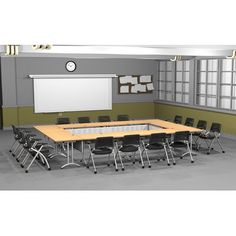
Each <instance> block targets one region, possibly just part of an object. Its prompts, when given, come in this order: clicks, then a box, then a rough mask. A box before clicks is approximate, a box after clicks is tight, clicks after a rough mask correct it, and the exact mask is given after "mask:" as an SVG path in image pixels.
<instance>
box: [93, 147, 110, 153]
mask: <svg viewBox="0 0 236 236" xmlns="http://www.w3.org/2000/svg"><path fill="white" fill-rule="evenodd" d="M92 153H94V154H96V155H106V154H111V153H112V149H111V148H107V147H104V148H97V149H94V150H92Z"/></svg>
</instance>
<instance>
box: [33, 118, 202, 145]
mask: <svg viewBox="0 0 236 236" xmlns="http://www.w3.org/2000/svg"><path fill="white" fill-rule="evenodd" d="M141 124H149V125H154V126H158V127H160V129H153V130H135V131H122V132H105V133H94V134H72V133H71V132H70V131H69V130H67V129H76V128H92V127H105V126H122V125H141ZM34 128H35V129H37V130H38V131H39V132H41V133H42V134H44V135H45V136H47V137H48V138H50V139H51V140H53V141H54V142H69V141H71V142H72V141H86V140H95V139H96V138H98V137H108V136H112V137H114V138H122V137H123V136H124V135H131V134H139V135H140V136H149V135H151V134H153V133H166V134H173V133H175V132H177V131H189V132H191V133H196V132H201V129H197V128H194V127H189V126H185V125H180V124H175V123H172V122H169V121H164V120H159V119H149V120H129V121H111V122H94V123H84V124H81V123H80V124H79V123H77V124H66V125H38V126H34Z"/></svg>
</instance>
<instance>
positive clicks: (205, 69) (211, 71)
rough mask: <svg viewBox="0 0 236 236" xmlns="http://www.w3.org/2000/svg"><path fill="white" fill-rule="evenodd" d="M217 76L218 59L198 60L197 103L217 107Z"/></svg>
mask: <svg viewBox="0 0 236 236" xmlns="http://www.w3.org/2000/svg"><path fill="white" fill-rule="evenodd" d="M217 76H218V60H217V59H211V60H198V61H197V84H196V85H197V89H196V104H197V105H200V106H207V107H217Z"/></svg>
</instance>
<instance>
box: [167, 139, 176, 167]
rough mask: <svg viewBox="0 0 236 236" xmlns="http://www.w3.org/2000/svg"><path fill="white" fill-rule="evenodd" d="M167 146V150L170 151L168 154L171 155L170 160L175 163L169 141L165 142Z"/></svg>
mask: <svg viewBox="0 0 236 236" xmlns="http://www.w3.org/2000/svg"><path fill="white" fill-rule="evenodd" d="M167 147H168V149H169V151H170V155H171V158H172V161H173V165H176V162H175V158H174V154H173V152H172V150H171V146H170V144H169V143H167Z"/></svg>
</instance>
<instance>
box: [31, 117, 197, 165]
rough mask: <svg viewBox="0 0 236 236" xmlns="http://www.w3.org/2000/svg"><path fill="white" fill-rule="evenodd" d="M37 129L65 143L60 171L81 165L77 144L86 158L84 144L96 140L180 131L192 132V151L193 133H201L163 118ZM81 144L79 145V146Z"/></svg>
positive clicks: (40, 126)
mask: <svg viewBox="0 0 236 236" xmlns="http://www.w3.org/2000/svg"><path fill="white" fill-rule="evenodd" d="M34 128H35V129H36V130H38V131H39V132H40V133H42V134H43V135H44V136H45V137H47V138H48V139H50V140H51V141H53V142H54V143H55V144H56V145H57V144H59V143H64V144H65V145H66V156H67V163H66V164H65V165H63V166H62V167H61V168H64V167H66V166H70V165H74V166H80V165H79V164H78V163H76V162H74V143H75V142H76V144H77V149H78V150H79V151H81V153H82V160H83V161H84V162H85V158H84V147H85V142H87V141H93V140H96V139H97V138H99V137H108V136H112V137H113V138H115V139H120V138H122V137H124V136H125V135H132V134H139V135H140V136H141V137H147V136H150V135H151V134H153V133H166V134H169V135H172V134H174V133H175V132H178V131H189V132H190V146H191V149H192V134H193V133H199V132H201V131H202V130H201V129H197V128H194V127H189V126H185V125H181V124H175V123H172V122H169V121H164V120H160V119H148V120H129V121H111V122H94V123H76V124H64V125H37V126H34ZM78 144H79V145H78Z"/></svg>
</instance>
